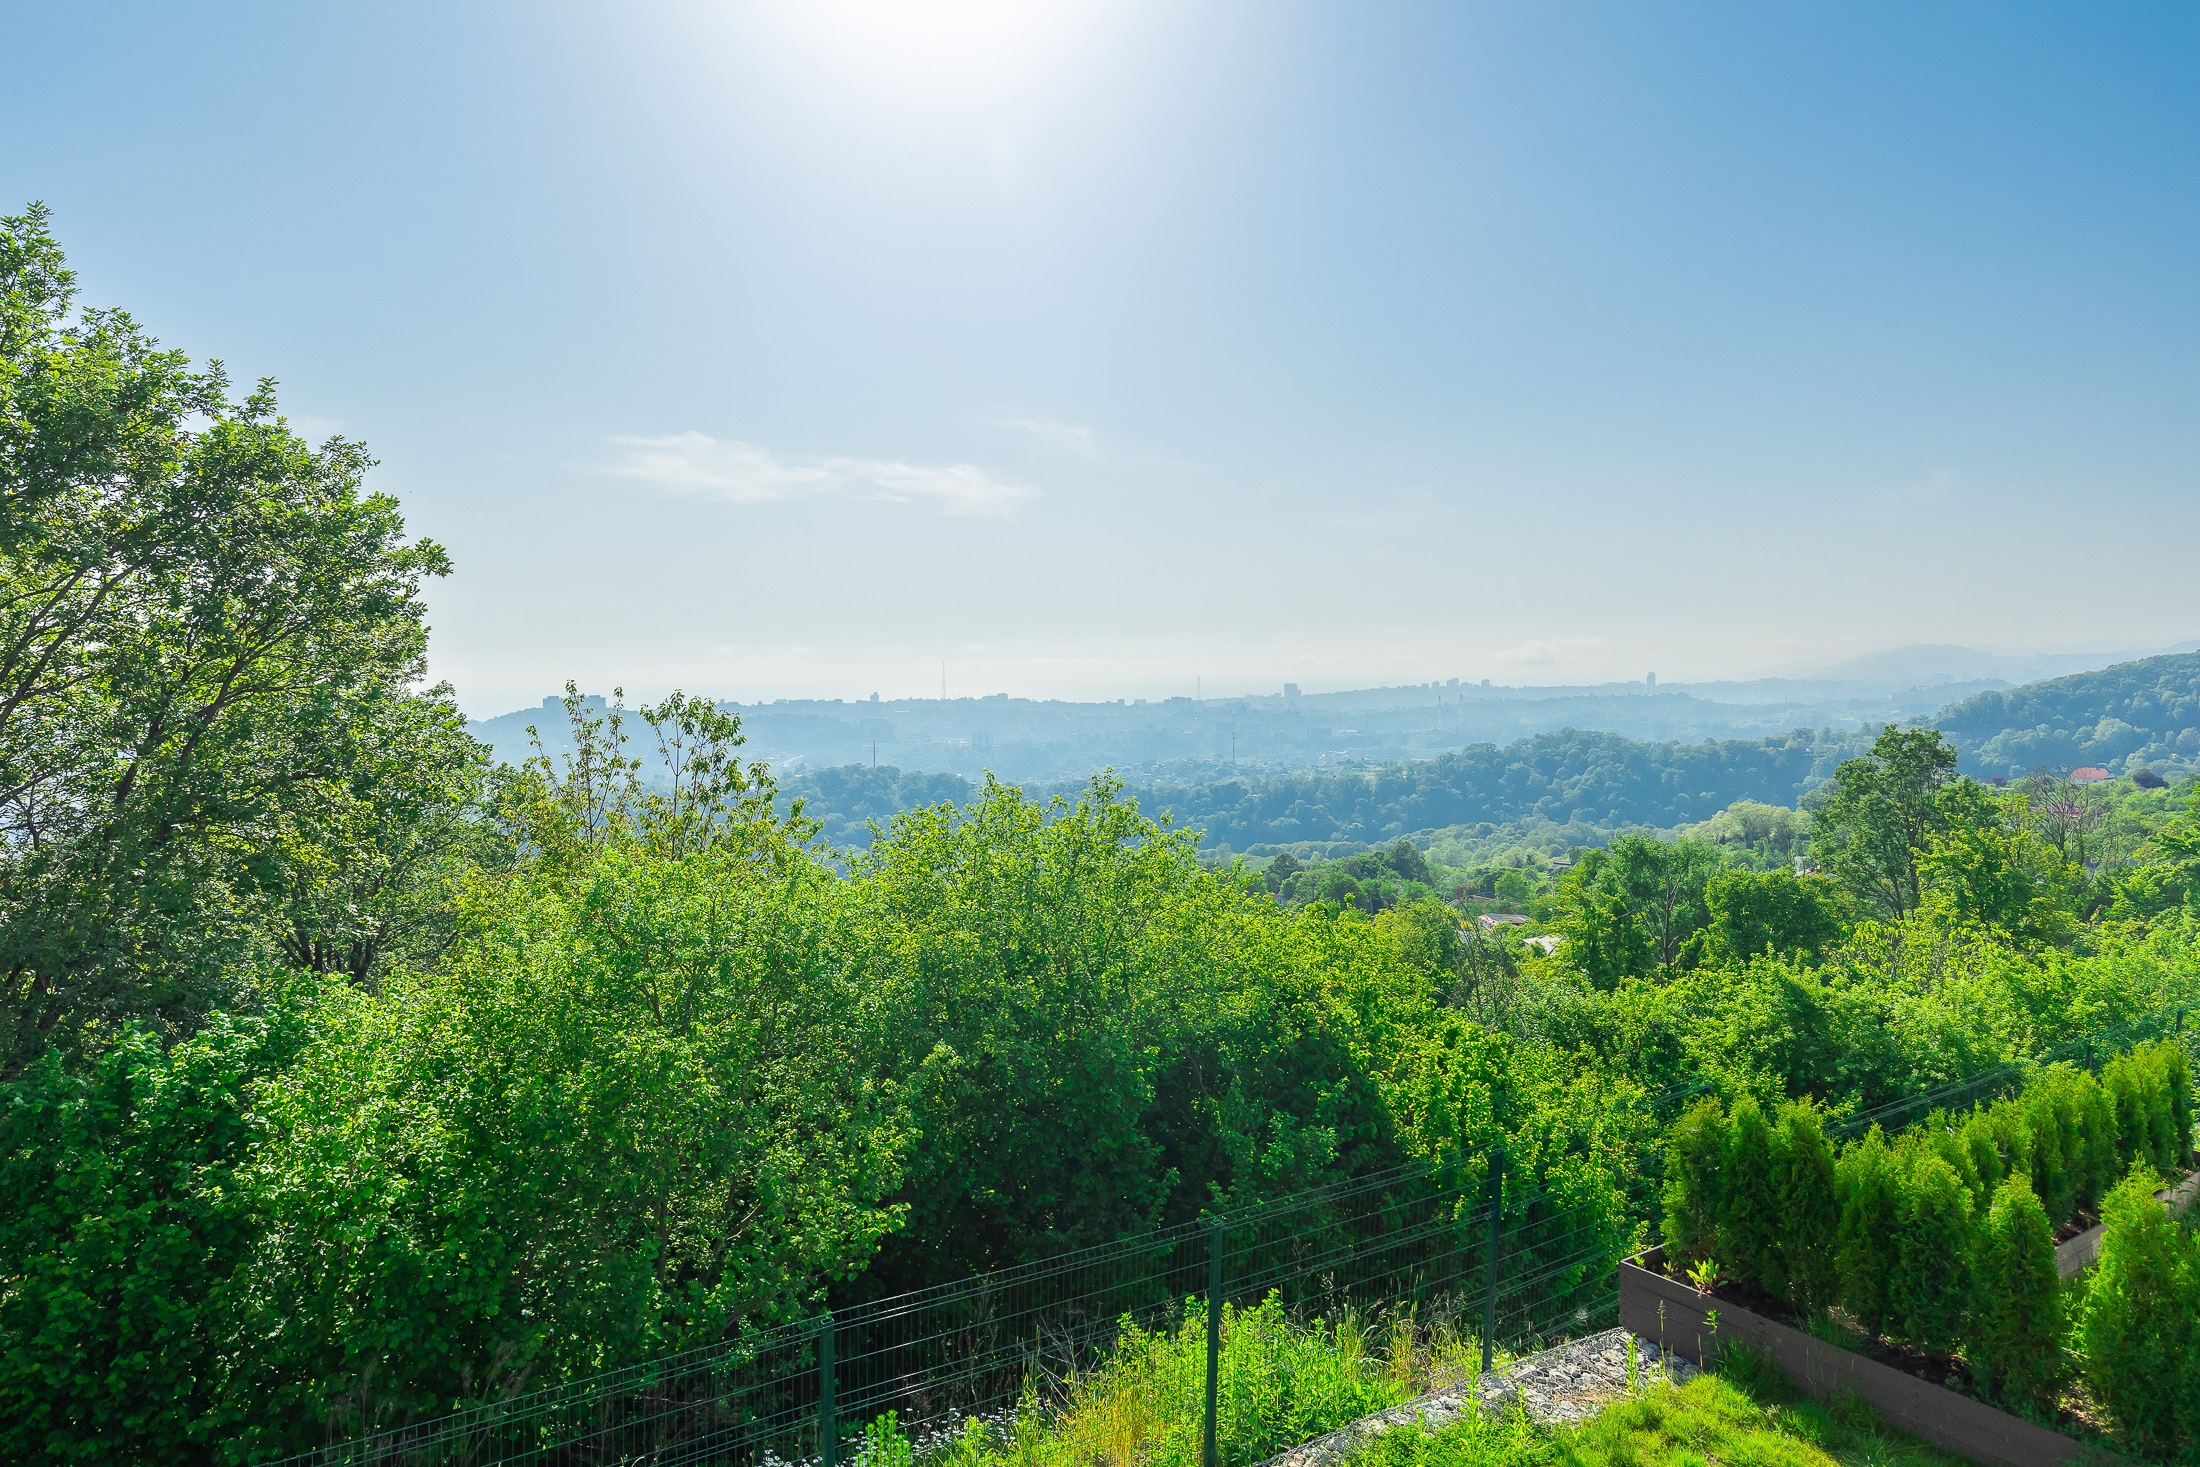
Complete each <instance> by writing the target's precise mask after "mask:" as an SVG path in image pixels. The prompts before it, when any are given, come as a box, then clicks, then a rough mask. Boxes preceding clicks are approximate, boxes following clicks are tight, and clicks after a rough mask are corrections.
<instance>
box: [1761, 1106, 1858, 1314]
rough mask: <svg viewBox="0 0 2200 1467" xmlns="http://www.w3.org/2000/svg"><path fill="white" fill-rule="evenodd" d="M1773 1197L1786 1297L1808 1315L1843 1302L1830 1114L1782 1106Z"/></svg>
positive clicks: (1775, 1137) (1775, 1132) (1775, 1142)
mask: <svg viewBox="0 0 2200 1467" xmlns="http://www.w3.org/2000/svg"><path fill="white" fill-rule="evenodd" d="M1772 1195H1773V1217H1774V1219H1775V1220H1776V1221H1775V1223H1774V1230H1775V1240H1774V1241H1775V1244H1776V1246H1777V1248H1778V1250H1779V1255H1780V1265H1781V1274H1782V1279H1781V1284H1782V1287H1783V1289H1784V1297H1785V1298H1786V1299H1787V1301H1788V1302H1789V1303H1791V1304H1793V1305H1794V1306H1795V1307H1796V1308H1797V1309H1800V1310H1802V1311H1804V1312H1805V1313H1809V1312H1811V1311H1814V1310H1818V1309H1823V1308H1825V1307H1826V1306H1828V1305H1830V1304H1833V1303H1835V1302H1837V1301H1838V1299H1839V1296H1840V1272H1839V1258H1838V1255H1837V1252H1836V1249H1837V1247H1838V1245H1839V1241H1840V1230H1841V1199H1840V1193H1839V1189H1838V1187H1837V1186H1836V1183H1835V1177H1834V1158H1833V1147H1832V1145H1831V1143H1829V1142H1828V1141H1827V1139H1826V1128H1825V1116H1824V1113H1823V1112H1821V1111H1820V1110H1819V1109H1818V1107H1817V1106H1815V1105H1813V1104H1812V1103H1811V1102H1809V1101H1807V1100H1801V1101H1790V1102H1788V1103H1787V1104H1785V1105H1783V1106H1781V1107H1780V1110H1779V1115H1778V1117H1777V1120H1776V1123H1775V1125H1774V1128H1773V1132H1772Z"/></svg>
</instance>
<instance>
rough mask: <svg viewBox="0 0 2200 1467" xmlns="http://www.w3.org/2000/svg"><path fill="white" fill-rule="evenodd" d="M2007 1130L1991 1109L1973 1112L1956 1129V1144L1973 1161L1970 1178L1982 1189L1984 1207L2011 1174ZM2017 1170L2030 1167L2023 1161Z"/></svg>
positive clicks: (1981, 1196) (1984, 1108)
mask: <svg viewBox="0 0 2200 1467" xmlns="http://www.w3.org/2000/svg"><path fill="white" fill-rule="evenodd" d="M2006 1129H2007V1128H2005V1127H2003V1126H2000V1125H1998V1124H1997V1118H1996V1116H1995V1113H1994V1107H1991V1106H1987V1107H1983V1108H1981V1109H1978V1110H1974V1111H1972V1112H1971V1113H1970V1114H1969V1115H1967V1116H1965V1117H1964V1118H1963V1122H1962V1124H1961V1125H1960V1126H1958V1127H1957V1128H1956V1141H1957V1143H1958V1144H1959V1145H1960V1146H1962V1148H1963V1152H1964V1155H1965V1156H1967V1157H1969V1158H1970V1176H1971V1179H1972V1180H1973V1182H1974V1183H1976V1185H1977V1187H1978V1189H1979V1190H1978V1194H1977V1195H1978V1200H1979V1202H1980V1203H1981V1204H1982V1205H1983V1204H1984V1203H1985V1202H1986V1201H1987V1200H1988V1199H1990V1198H1991V1197H1992V1196H1993V1195H1994V1193H1995V1192H1996V1191H1998V1190H1999V1189H2000V1187H2001V1184H2002V1182H2003V1180H2004V1179H2005V1178H2007V1177H2008V1175H2009V1170H2010V1158H2009V1156H2008V1155H2007V1148H2006V1147H2005V1145H2004V1140H2003V1137H2004V1132H2005V1130H2006ZM2019 1134H2021V1131H2020V1132H2019ZM2017 1170H2019V1171H2025V1170H2028V1168H2027V1166H2026V1165H2025V1164H2023V1163H2022V1162H2020V1163H2019V1165H2018V1166H2017Z"/></svg>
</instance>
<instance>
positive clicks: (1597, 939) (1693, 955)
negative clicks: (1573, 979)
mask: <svg viewBox="0 0 2200 1467" xmlns="http://www.w3.org/2000/svg"><path fill="white" fill-rule="evenodd" d="M1723 864H1724V858H1723V857H1721V856H1720V854H1719V852H1718V850H1717V849H1716V848H1715V847H1713V846H1710V845H1707V844H1705V843H1703V842H1700V841H1685V840H1684V841H1661V840H1655V839H1653V838H1651V837H1649V836H1646V835H1638V834H1632V833H1630V834H1627V835H1623V836H1621V837H1620V838H1619V839H1618V840H1615V841H1613V842H1612V844H1611V845H1610V846H1609V847H1608V848H1606V849H1604V850H1601V851H1591V852H1589V853H1588V854H1587V855H1585V856H1583V857H1582V859H1581V862H1580V864H1578V865H1576V866H1575V867H1574V868H1573V869H1572V870H1571V871H1569V872H1567V873H1566V875H1565V877H1564V879H1563V880H1561V881H1560V882H1559V885H1558V892H1557V895H1556V898H1555V903H1556V906H1557V909H1558V915H1557V919H1556V925H1557V927H1558V929H1559V931H1560V932H1561V933H1563V934H1564V935H1565V938H1566V947H1565V949H1564V951H1565V952H1566V954H1567V956H1568V957H1569V958H1570V959H1571V960H1572V961H1573V962H1574V963H1575V965H1576V966H1578V967H1579V968H1580V969H1581V970H1582V972H1583V973H1584V974H1585V975H1587V977H1588V978H1589V981H1590V982H1592V983H1594V984H1595V985H1596V986H1597V987H1599V988H1611V987H1614V986H1616V985H1617V984H1619V983H1620V982H1621V981H1622V980H1623V979H1626V978H1649V977H1663V978H1670V977H1672V976H1673V975H1675V974H1676V973H1680V972H1682V971H1685V970H1686V969H1688V968H1691V967H1694V966H1695V965H1696V963H1697V962H1699V961H1701V959H1702V955H1703V949H1704V929H1705V926H1706V924H1707V922H1708V921H1709V916H1710V914H1709V911H1708V910H1707V908H1706V905H1705V897H1704V891H1705V888H1706V886H1708V885H1709V883H1710V881H1711V879H1712V877H1713V875H1714V874H1716V873H1717V872H1718V871H1719V869H1720V867H1721V866H1722V865H1723Z"/></svg>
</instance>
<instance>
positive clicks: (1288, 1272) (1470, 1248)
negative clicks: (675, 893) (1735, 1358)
mask: <svg viewBox="0 0 2200 1467" xmlns="http://www.w3.org/2000/svg"><path fill="white" fill-rule="evenodd" d="M2184 1033H2185V1023H2184V1016H2183V1014H2182V1012H2181V1011H2177V1012H2165V1013H2163V1014H2161V1015H2157V1016H2152V1017H2150V1018H2148V1019H2145V1020H2142V1021H2139V1022H2138V1023H2134V1024H2130V1025H2126V1026H2123V1027H2121V1028H2119V1029H2115V1030H2111V1031H2105V1032H2101V1033H2096V1034H2092V1035H2089V1036H2086V1037H2084V1038H2081V1039H2076V1040H2073V1041H2070V1042H2069V1043H2068V1044H2065V1045H2062V1046H2058V1047H2057V1048H2056V1049H2054V1050H2051V1051H2048V1052H2047V1053H2046V1054H2043V1055H2041V1056H2039V1057H2036V1058H2033V1059H2027V1060H2023V1061H2019V1062H2016V1063H2013V1064H2010V1065H2004V1066H2000V1067H1997V1068H1995V1069H1992V1070H1989V1071H1985V1072H1982V1073H1980V1074H1977V1075H1973V1076H1969V1077H1966V1078H1964V1079H1962V1080H1960V1081H1957V1082H1955V1083H1952V1084H1949V1085H1945V1086H1940V1087H1935V1088H1932V1089H1928V1090H1926V1091H1924V1092H1922V1093H1920V1094H1918V1095H1915V1096H1911V1097H1907V1098H1905V1099H1903V1100H1902V1101H1899V1102H1897V1103H1895V1104H1893V1105H1888V1106H1883V1107H1880V1108H1879V1109H1877V1110H1873V1111H1869V1112H1866V1113H1863V1114H1860V1115H1856V1116H1853V1117H1850V1118H1848V1119H1847V1120H1845V1121H1844V1122H1842V1123H1841V1124H1840V1126H1839V1127H1838V1128H1837V1129H1838V1130H1841V1131H1856V1130H1861V1129H1862V1128H1864V1127H1866V1126H1869V1125H1871V1124H1874V1123H1878V1124H1882V1125H1886V1126H1889V1127H1890V1128H1895V1127H1899V1126H1902V1125H1905V1124H1908V1123H1909V1122H1911V1121H1914V1120H1917V1119H1922V1118H1923V1117H1924V1116H1925V1115H1927V1114H1929V1113H1930V1112H1931V1111H1933V1110H1936V1109H1954V1108H1959V1107H1961V1106H1966V1105H1971V1104H1976V1103H1978V1102H1979V1101H1981V1100H1985V1099H1990V1098H1993V1097H1994V1096H1995V1095H1997V1094H2000V1093H2007V1092H2008V1091H2009V1090H2011V1089H2014V1088H2017V1087H2019V1086H2021V1085H2022V1083H2023V1081H2024V1079H2025V1078H2026V1077H2028V1076H2029V1075H2030V1074H2031V1073H2032V1072H2033V1070H2035V1069H2036V1068H2038V1067H2039V1066H2040V1065H2042V1064H2045V1063H2051V1062H2053V1061H2054V1060H2057V1059H2080V1060H2083V1061H2084V1062H2086V1063H2087V1064H2088V1065H2089V1066H2090V1065H2091V1064H2093V1063H2096V1062H2100V1061H2105V1059H2107V1058H2108V1057H2109V1056H2110V1055H2112V1054H2113V1053H2117V1052H2121V1051H2122V1050H2123V1049H2126V1048H2128V1047H2129V1046H2130V1045H2132V1044H2135V1043H2138V1042H2141V1041H2144V1040H2147V1039H2151V1038H2155V1037H2159V1036H2162V1035H2168V1034H2178V1035H2180V1036H2182V1035H2183V1034H2184ZM2188 1044H2189V1040H2188ZM1704 1088H1705V1086H1704V1085H1702V1084H1694V1085H1689V1086H1685V1087H1678V1088H1676V1089H1674V1090H1672V1091H1668V1092H1666V1093H1665V1094H1663V1095H1658V1096H1653V1097H1649V1098H1648V1100H1647V1101H1646V1102H1645V1104H1647V1105H1648V1106H1649V1107H1651V1109H1652V1110H1653V1111H1654V1112H1656V1113H1657V1114H1658V1115H1659V1116H1661V1117H1662V1118H1663V1119H1670V1118H1671V1115H1672V1114H1673V1113H1677V1111H1678V1110H1679V1108H1680V1107H1681V1106H1682V1105H1683V1104H1685V1103H1686V1101H1687V1100H1688V1098H1689V1097H1690V1096H1692V1095H1693V1094H1695V1093H1697V1092H1699V1091H1701V1090H1702V1089H1704ZM1550 1185H1551V1184H1550V1183H1548V1182H1547V1181H1544V1180H1541V1179H1536V1178H1509V1177H1507V1176H1506V1175H1505V1166H1504V1161H1503V1158H1502V1157H1501V1156H1495V1157H1484V1158H1481V1159H1479V1161H1478V1162H1476V1163H1475V1164H1473V1165H1471V1166H1467V1165H1462V1166H1458V1167H1455V1168H1453V1169H1452V1170H1449V1171H1438V1170H1435V1169H1432V1168H1430V1167H1428V1166H1421V1165H1414V1166H1404V1167H1399V1168H1395V1169H1392V1170H1390V1171H1386V1172H1381V1173H1377V1174H1374V1175H1370V1176H1366V1177H1362V1178H1359V1179H1356V1180H1353V1181H1349V1182H1345V1183H1341V1184H1338V1185H1335V1186H1329V1187H1323V1188H1318V1189H1314V1190H1311V1191H1307V1192H1303V1193H1299V1194H1296V1195H1294V1196H1288V1197H1283V1198H1279V1199H1276V1200H1274V1201H1270V1202H1267V1203H1264V1204H1261V1205H1258V1206H1254V1207H1247V1208H1242V1209H1238V1210H1235V1211H1232V1212H1227V1213H1223V1214H1220V1215H1217V1216H1214V1217H1210V1218H1206V1219H1202V1220H1200V1221H1197V1222H1191V1223H1186V1224H1182V1225H1179V1226H1176V1227H1171V1228H1164V1229H1161V1230H1158V1231H1155V1232H1151V1233H1146V1234H1143V1235H1139V1236H1136V1237H1133V1238H1128V1239H1125V1240H1122V1241H1119V1242H1116V1243H1111V1244H1107V1245H1104V1246H1100V1247H1094V1248H1087V1249H1084V1250H1082V1251H1078V1252H1072V1253H1066V1254H1063V1255H1060V1256H1057V1257H1052V1258H1048V1259H1045V1260H1041V1261H1037V1262H1032V1263H1026V1264H1020V1265H1016V1266H1013V1267H1009V1268H1004V1269H999V1270H996V1271H994V1272H991V1273H988V1274H984V1275H980V1276H978V1277H975V1278H971V1279H967V1280H961V1281H958V1282H954V1283H949V1284H942V1285H938V1286H935V1287H932V1288H926V1289H920V1290H916V1291H914V1292H911V1293H906V1294H901V1295H897V1296H894V1297H890V1298H885V1299H880V1300H876V1301H870V1302H864V1303H860V1304H856V1305H853V1306H850V1307H847V1308H844V1309H842V1310H840V1311H838V1312H837V1313H833V1314H826V1315H820V1316H817V1317H815V1318H811V1319H806V1320H801V1321H797V1322H794V1323H790V1324H786V1325H781V1326H777V1327H774V1328H770V1329H763V1330H757V1331H752V1332H750V1333H747V1334H744V1335H741V1336H739V1337H737V1338H733V1339H729V1340H726V1341H723V1342H721V1343H717V1344H713V1345H710V1346H707V1347H704V1348H700V1349H696V1350H691V1351H688V1352H686V1353H684V1354H679V1355H673V1356H668V1357H665V1358H663V1359H659V1360H654V1361H650V1362H647V1363H645V1364H640V1365H635V1366H630V1367H627V1368H625V1369H621V1370H616V1371H612V1372H608V1373H606V1374H603V1375H598V1376H594V1377H591V1378H588V1379H583V1380H576V1381H572V1382H569V1383H566V1384H563V1385H559V1386H554V1387H550V1388H547V1389H544V1390H540V1391H536V1392H534V1393H532V1394H530V1395H525V1396H520V1397H516V1398H514V1399H511V1400H509V1401H505V1402H501V1403H497V1404H494V1405H487V1406H482V1407H478V1408H476V1409H474V1410H470V1411H465V1412H460V1413H457V1414H454V1415H450V1416H445V1417H440V1418H436V1419H433V1420H429V1421H425V1422H421V1423H418V1424H416V1425H410V1426H406V1427H402V1428H399V1429H396V1430H391V1431H385V1432H382V1433H379V1434H376V1435H371V1436H365V1437H360V1438H356V1439H353V1440H349V1441H344V1442H337V1443H332V1444H330V1445H328V1446H325V1447H322V1448H319V1449H317V1450H315V1451H312V1452H308V1453H304V1454H301V1455H299V1456H296V1457H292V1458H288V1459H285V1460H284V1461H283V1462H282V1463H280V1464H278V1467H507V1464H520V1463H527V1464H541V1467H552V1464H555V1467H614V1464H636V1467H638V1464H645V1463H646V1464H651V1467H677V1464H687V1463H698V1464H700V1463H712V1464H718V1463H723V1464H727V1467H834V1464H835V1463H836V1462H838V1461H842V1460H848V1459H850V1458H852V1457H853V1456H854V1455H855V1454H856V1453H857V1451H859V1450H860V1447H861V1438H862V1431H863V1427H864V1425H865V1424H866V1423H868V1422H871V1421H874V1420H876V1419H878V1418H879V1417H881V1416H883V1415H884V1414H885V1413H887V1412H889V1411H891V1412H893V1413H895V1415H896V1417H897V1419H898V1426H899V1430H900V1431H901V1433H902V1434H904V1435H905V1436H907V1437H909V1438H911V1439H912V1440H913V1441H914V1442H915V1443H916V1446H917V1448H918V1450H919V1451H920V1452H921V1451H922V1450H923V1449H924V1448H925V1447H926V1446H927V1445H930V1444H936V1443H938V1442H940V1441H942V1440H943V1439H944V1438H945V1436H946V1435H947V1434H949V1433H952V1432H954V1431H956V1430H957V1429H958V1428H960V1427H961V1425H962V1423H964V1422H965V1421H967V1420H969V1419H971V1418H978V1419H981V1420H986V1421H989V1422H992V1423H993V1424H995V1425H1003V1426H1005V1425H1008V1424H1010V1423H1011V1422H1013V1420H1014V1419H1015V1418H1016V1417H1017V1416H1018V1415H1019V1414H1020V1413H1025V1412H1033V1411H1036V1412H1039V1413H1042V1414H1044V1413H1047V1412H1049V1411H1052V1410H1053V1409H1055V1408H1056V1407H1058V1406H1059V1405H1060V1404H1061V1403H1062V1402H1063V1400H1064V1399H1065V1398H1066V1397H1067V1395H1068V1393H1069V1392H1070V1390H1071V1389H1072V1388H1073V1386H1074V1383H1075V1382H1076V1381H1077V1380H1079V1379H1080V1378H1081V1377H1083V1376H1085V1375H1087V1374H1088V1373H1089V1372H1091V1371H1092V1370H1093V1369H1094V1368H1095V1367H1096V1366H1098V1365H1099V1364H1100V1363H1102V1362H1103V1361H1104V1360H1105V1359H1106V1358H1107V1356H1108V1354H1109V1352H1110V1350H1111V1349H1112V1348H1113V1347H1114V1345H1115V1344H1116V1342H1117V1340H1118V1338H1119V1337H1120V1335H1121V1334H1122V1332H1123V1330H1124V1329H1125V1328H1126V1327H1127V1326H1136V1327H1138V1328H1141V1329H1146V1330H1160V1329H1166V1328H1173V1327H1175V1326H1177V1325H1179V1324H1180V1323H1181V1322H1182V1321H1184V1320H1185V1319H1186V1318H1187V1317H1188V1315H1193V1314H1198V1313H1199V1312H1201V1311H1204V1312H1205V1314H1206V1317H1207V1319H1208V1320H1209V1321H1212V1322H1214V1324H1213V1325H1212V1326H1211V1328H1210V1335H1209V1364H1210V1370H1212V1368H1213V1361H1214V1356H1215V1350H1216V1343H1215V1341H1216V1335H1215V1333H1214V1332H1213V1329H1214V1328H1218V1327H1219V1321H1220V1319H1221V1317H1222V1315H1223V1313H1224V1312H1225V1311H1227V1310H1230V1309H1232V1308H1239V1309H1242V1308H1245V1307H1248V1306H1251V1305H1255V1304H1257V1303H1259V1302H1260V1301H1262V1300H1264V1299H1267V1298H1270V1297H1275V1298H1277V1299H1279V1300H1280V1301H1281V1302H1282V1303H1283V1304H1284V1305H1285V1306H1286V1307H1287V1308H1289V1309H1290V1310H1291V1311H1293V1312H1294V1313H1295V1314H1297V1315H1298V1316H1299V1317H1301V1318H1302V1319H1306V1318H1323V1319H1327V1320H1331V1321H1335V1320H1339V1319H1348V1318H1357V1319H1361V1320H1369V1319H1375V1318H1379V1317H1389V1318H1398V1317H1401V1316H1405V1317H1412V1316H1417V1315H1428V1316H1437V1315H1440V1316H1441V1317H1443V1318H1444V1319H1446V1320H1447V1321H1449V1323H1450V1327H1451V1328H1452V1329H1453V1330H1454V1331H1455V1332H1456V1333H1458V1334H1460V1335H1465V1336H1471V1337H1472V1338H1474V1339H1475V1340H1477V1341H1478V1342H1479V1344H1480V1346H1481V1349H1482V1353H1483V1358H1484V1360H1485V1361H1487V1360H1488V1358H1489V1357H1490V1355H1491V1353H1492V1352H1494V1351H1510V1350H1516V1349H1522V1348H1527V1347H1531V1346H1534V1345H1536V1344H1538V1343H1540V1342H1543V1341H1546V1340H1550V1339H1554V1338H1559V1337H1568V1336H1577V1335H1581V1334H1586V1333H1591V1332H1594V1331H1596V1330H1600V1329H1604V1328H1608V1327H1610V1326H1611V1325H1612V1324H1614V1323H1616V1322H1617V1318H1618V1284H1617V1275H1616V1265H1617V1263H1618V1261H1619V1260H1620V1259H1621V1258H1622V1257H1624V1256H1626V1255H1627V1254H1628V1253H1630V1252H1632V1251H1634V1250H1635V1249H1636V1248H1638V1247H1639V1246H1640V1245H1641V1243H1642V1242H1643V1241H1644V1235H1645V1233H1646V1232H1647V1229H1648V1227H1649V1226H1650V1225H1651V1223H1652V1222H1653V1219H1652V1218H1651V1217H1650V1216H1649V1215H1648V1209H1647V1208H1645V1207H1644V1206H1642V1205H1641V1204H1640V1203H1639V1202H1638V1203H1637V1204H1636V1205H1635V1206H1633V1207H1630V1206H1629V1205H1628V1203H1627V1202H1626V1200H1625V1197H1626V1192H1625V1191H1624V1190H1615V1189H1613V1188H1611V1187H1610V1186H1608V1185H1607V1186H1602V1187H1597V1186H1585V1187H1582V1188H1581V1189H1580V1192H1579V1195H1573V1194H1569V1193H1568V1192H1566V1190H1565V1189H1564V1187H1563V1186H1562V1185H1561V1186H1559V1187H1558V1188H1557V1190H1546V1187H1548V1186H1550ZM1637 1190H1638V1191H1639V1189H1637ZM1213 1399H1214V1392H1213V1386H1212V1383H1211V1382H1210V1387H1209V1402H1210V1411H1211V1409H1212V1405H1211V1403H1212V1401H1213ZM1208 1460H1210V1461H1212V1462H1215V1463H1216V1467H1230V1464H1226V1463H1223V1462H1221V1461H1220V1460H1219V1459H1217V1458H1216V1457H1215V1456H1214V1454H1213V1452H1212V1450H1211V1449H1210V1451H1209V1453H1208Z"/></svg>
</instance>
